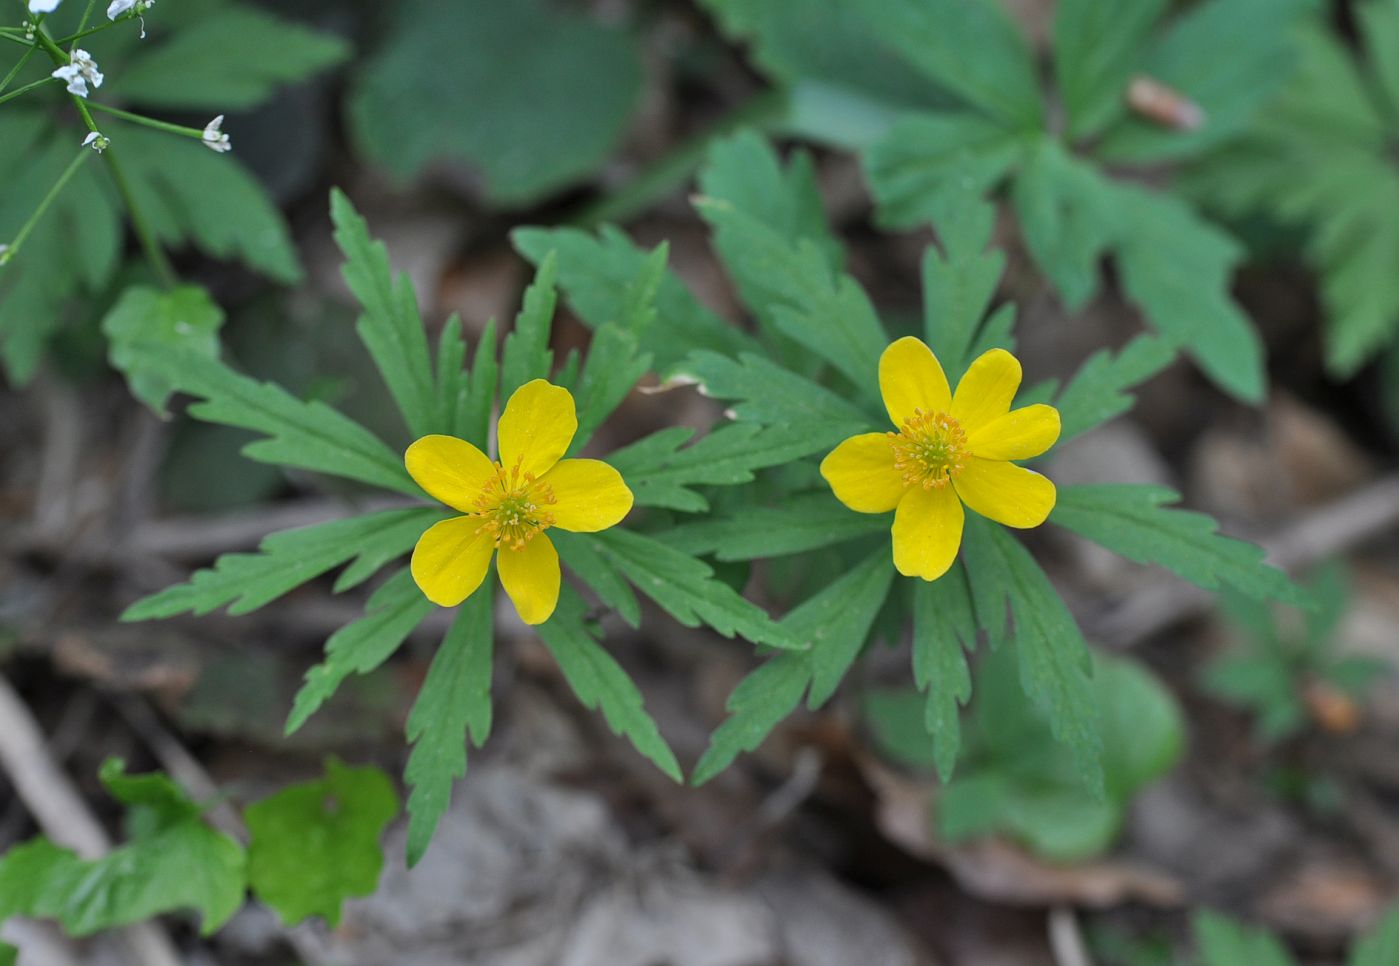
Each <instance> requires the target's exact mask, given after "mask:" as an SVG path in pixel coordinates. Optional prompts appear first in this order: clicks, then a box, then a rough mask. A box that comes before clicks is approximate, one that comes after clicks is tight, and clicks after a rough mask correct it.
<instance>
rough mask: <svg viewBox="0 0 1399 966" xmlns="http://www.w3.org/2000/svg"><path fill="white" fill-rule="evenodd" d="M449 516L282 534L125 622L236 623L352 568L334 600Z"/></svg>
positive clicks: (429, 512)
mask: <svg viewBox="0 0 1399 966" xmlns="http://www.w3.org/2000/svg"><path fill="white" fill-rule="evenodd" d="M449 515H450V513H448V512H446V511H442V510H435V509H431V508H428V507H423V508H421V509H407V510H383V511H380V512H377V513H366V514H364V515H363V516H358V517H351V518H349V519H347V520H331V521H329V522H326V523H317V524H313V525H311V526H308V527H301V528H298V529H296V530H283V531H281V532H279V533H274V534H271V535H270V536H268V537H266V538H265V539H264V540H263V541H262V543H261V545H260V546H259V547H258V552H257V553H230V554H224V555H223V556H221V557H219V559H218V560H216V561H215V562H214V566H213V567H212V568H210V569H208V570H198V571H195V573H194V576H192V577H191V578H190V580H189V582H188V583H185V584H176V585H175V586H173V587H168V588H166V589H165V590H162V591H161V592H160V593H158V594H153V595H151V596H150V597H146V598H144V599H143V600H139V601H137V602H136V603H134V604H132V605H131V606H130V607H128V608H127V609H126V611H125V612H124V613H123V614H122V615H121V619H122V620H124V621H141V620H150V619H152V618H159V617H173V616H174V615H176V614H183V613H185V612H189V613H192V614H196V615H204V614H208V613H210V612H212V611H214V610H216V609H217V608H219V607H222V606H224V605H225V604H227V605H228V612H229V613H230V614H232V615H240V614H247V613H250V612H252V611H254V610H257V609H258V608H259V607H262V606H263V605H265V604H268V603H270V602H271V601H273V600H276V599H277V598H278V597H281V596H282V595H283V594H285V593H287V592H288V591H290V590H292V589H293V588H295V587H299V586H301V585H302V584H304V583H306V582H307V581H308V580H312V579H314V578H316V577H319V576H320V575H321V574H323V573H326V572H327V571H330V570H332V569H333V568H335V567H337V566H339V565H340V564H342V563H344V562H346V561H347V560H354V563H353V564H351V565H350V566H349V567H347V568H346V569H345V571H344V572H343V573H342V574H341V575H340V578H339V579H338V580H337V581H336V583H335V589H336V591H337V592H339V591H343V590H348V589H349V588H351V587H353V586H355V585H357V584H359V583H360V582H362V581H364V580H365V579H367V578H368V577H370V576H372V575H373V574H374V573H375V572H376V571H377V570H378V569H379V568H380V567H382V566H383V565H384V564H386V563H388V562H389V561H390V560H393V559H394V558H395V557H399V556H402V555H403V554H405V553H407V552H408V551H409V550H411V549H412V548H413V545H414V544H415V543H417V541H418V537H420V536H422V534H423V532H424V531H425V530H427V528H428V527H430V526H432V525H433V524H434V523H437V522H439V521H441V520H445V519H446V518H447V517H448V516H449Z"/></svg>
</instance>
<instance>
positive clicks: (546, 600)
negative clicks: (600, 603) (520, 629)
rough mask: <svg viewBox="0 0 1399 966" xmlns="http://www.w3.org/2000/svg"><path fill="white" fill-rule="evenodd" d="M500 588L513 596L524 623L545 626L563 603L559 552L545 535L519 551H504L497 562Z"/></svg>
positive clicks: (511, 598) (507, 548)
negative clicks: (550, 616)
mask: <svg viewBox="0 0 1399 966" xmlns="http://www.w3.org/2000/svg"><path fill="white" fill-rule="evenodd" d="M496 568H497V569H498V570H499V571H500V584H501V586H502V587H504V588H505V592H506V593H507V594H509V595H510V600H511V602H512V603H514V605H515V610H516V611H517V612H518V613H519V615H520V620H522V621H524V622H525V623H526V624H543V623H544V622H545V621H547V620H548V619H549V615H550V614H552V613H554V607H555V606H556V605H557V604H558V602H559V580H560V577H559V552H558V551H557V550H555V549H554V544H553V543H552V542H551V541H550V540H549V538H548V537H546V536H545V535H544V534H542V533H541V534H539V535H538V536H536V537H535V538H534V539H533V540H531V541H529V543H527V544H525V545H524V546H523V547H521V548H520V549H519V550H515V549H513V548H511V547H501V548H500V556H499V557H497V558H496Z"/></svg>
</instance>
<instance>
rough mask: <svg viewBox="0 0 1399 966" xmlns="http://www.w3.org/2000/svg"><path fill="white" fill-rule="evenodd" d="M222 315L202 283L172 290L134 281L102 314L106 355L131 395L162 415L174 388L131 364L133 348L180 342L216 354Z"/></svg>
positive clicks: (185, 346) (186, 346)
mask: <svg viewBox="0 0 1399 966" xmlns="http://www.w3.org/2000/svg"><path fill="white" fill-rule="evenodd" d="M223 319H224V316H223V309H221V308H219V307H218V305H217V304H216V303H215V302H214V300H213V299H211V298H210V297H209V293H208V292H206V291H205V290H204V289H202V288H200V287H199V286H197V285H181V286H179V287H178V288H174V289H171V290H170V291H168V292H162V291H161V290H160V289H156V288H151V287H149V286H146V285H133V286H132V287H131V288H128V289H127V290H126V291H124V292H122V294H121V297H120V298H119V299H117V302H116V304H115V305H113V306H112V307H111V309H109V310H108V312H107V314H106V316H104V317H103V319H102V333H103V335H105V336H106V337H107V343H108V347H109V348H108V352H107V359H108V361H110V362H111V364H112V366H113V367H114V368H116V369H118V370H119V371H121V372H122V373H123V374H124V375H125V376H126V382H127V385H128V386H129V387H130V388H131V393H132V395H134V396H135V397H136V398H138V399H140V400H141V401H142V402H144V403H145V404H146V405H147V406H149V407H150V408H151V409H152V410H154V411H155V412H156V413H157V414H158V415H161V414H164V412H165V403H166V400H168V399H169V398H170V392H171V390H172V388H173V387H172V386H171V384H170V382H169V381H168V380H166V379H165V378H163V377H162V376H160V374H159V373H149V372H145V371H143V370H141V369H139V368H135V367H132V366H131V365H130V364H129V363H130V361H131V353H130V350H131V347H132V346H137V345H148V346H150V347H151V348H152V349H156V350H159V349H160V348H162V347H177V348H181V349H187V350H189V351H191V352H197V353H199V354H200V355H203V356H206V357H208V358H210V359H217V358H218V356H219V329H220V328H222V327H223Z"/></svg>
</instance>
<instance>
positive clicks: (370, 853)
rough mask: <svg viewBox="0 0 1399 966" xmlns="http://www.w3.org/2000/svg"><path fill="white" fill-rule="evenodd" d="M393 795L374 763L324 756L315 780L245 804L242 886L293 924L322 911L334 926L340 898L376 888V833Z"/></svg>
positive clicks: (380, 858) (389, 814)
mask: <svg viewBox="0 0 1399 966" xmlns="http://www.w3.org/2000/svg"><path fill="white" fill-rule="evenodd" d="M397 814H398V796H397V795H396V794H395V793H394V790H393V785H392V783H390V781H389V777H388V776H387V775H385V774H384V773H383V772H382V771H380V770H379V769H378V768H374V767H372V766H369V767H365V768H348V767H346V766H345V765H342V764H340V762H338V761H336V760H335V759H334V758H331V759H329V760H327V761H326V775H325V778H324V779H321V780H320V781H312V782H302V783H301V784H299V785H292V786H290V787H288V788H284V789H282V790H281V791H279V792H277V793H276V794H275V795H270V796H268V797H267V798H264V799H262V800H261V801H257V802H254V803H253V804H252V805H249V806H248V808H247V810H246V811H245V812H244V813H243V818H244V819H245V820H246V821H247V823H248V835H249V841H248V886H249V887H250V888H251V889H252V890H253V892H254V893H255V894H256V895H257V897H258V898H259V899H261V900H262V901H263V902H265V903H267V904H268V905H269V906H271V907H272V908H273V909H274V910H276V912H277V916H278V918H279V919H281V920H282V923H283V924H284V925H288V926H292V925H295V924H296V923H299V922H301V921H303V920H305V919H309V918H310V917H312V916H321V917H322V918H324V919H325V921H326V923H327V924H328V925H330V926H332V927H334V926H336V925H339V923H340V909H341V906H342V905H343V904H344V902H345V900H346V899H349V898H353V897H355V896H367V895H370V894H372V893H373V892H374V890H375V888H377V887H378V885H379V873H380V872H381V871H382V870H383V867H384V853H383V850H382V849H381V848H380V846H379V838H380V836H382V835H383V834H384V829H385V828H386V827H387V826H388V824H389V822H390V821H392V820H393V817H394V816H395V815H397Z"/></svg>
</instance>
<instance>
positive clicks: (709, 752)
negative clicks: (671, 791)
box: [690, 651, 812, 785]
mask: <svg viewBox="0 0 1399 966" xmlns="http://www.w3.org/2000/svg"><path fill="white" fill-rule="evenodd" d="M811 675H812V668H811V662H810V660H809V659H808V658H807V656H806V655H805V654H802V653H797V652H791V651H789V652H786V653H784V654H778V655H777V656H776V657H772V658H769V659H768V661H767V663H765V664H763V665H762V666H761V667H759V668H758V669H757V670H755V671H753V672H752V673H750V674H749V675H748V676H747V677H745V678H744V679H743V680H742V681H740V682H739V683H738V687H736V688H734V690H733V693H732V694H730V695H729V700H728V701H727V702H726V703H725V705H724V708H725V710H727V711H728V712H729V717H727V718H725V719H724V722H723V724H721V725H720V726H719V727H718V728H717V729H715V731H714V734H713V735H711V736H710V738H709V747H708V748H706V749H705V751H704V754H703V755H702V756H701V757H700V760H699V762H698V763H696V765H695V770H694V773H693V774H692V775H691V776H690V782H691V784H694V785H703V784H704V783H705V782H707V781H709V780H710V779H711V778H713V777H714V776H715V775H717V774H719V773H720V772H721V771H723V770H724V769H726V768H728V767H729V765H731V764H733V760H734V759H735V758H737V757H738V756H739V755H740V754H742V753H743V752H745V751H753V750H754V749H756V748H757V747H758V746H759V745H761V744H762V743H763V741H764V740H766V739H767V736H768V735H769V734H771V733H772V729H773V728H776V727H777V726H778V724H780V723H781V722H782V720H783V719H784V718H786V717H787V716H788V715H789V714H791V713H792V712H793V711H795V710H796V708H797V706H798V705H799V704H801V699H802V695H803V694H805V693H806V689H807V685H809V684H810V683H811Z"/></svg>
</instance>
